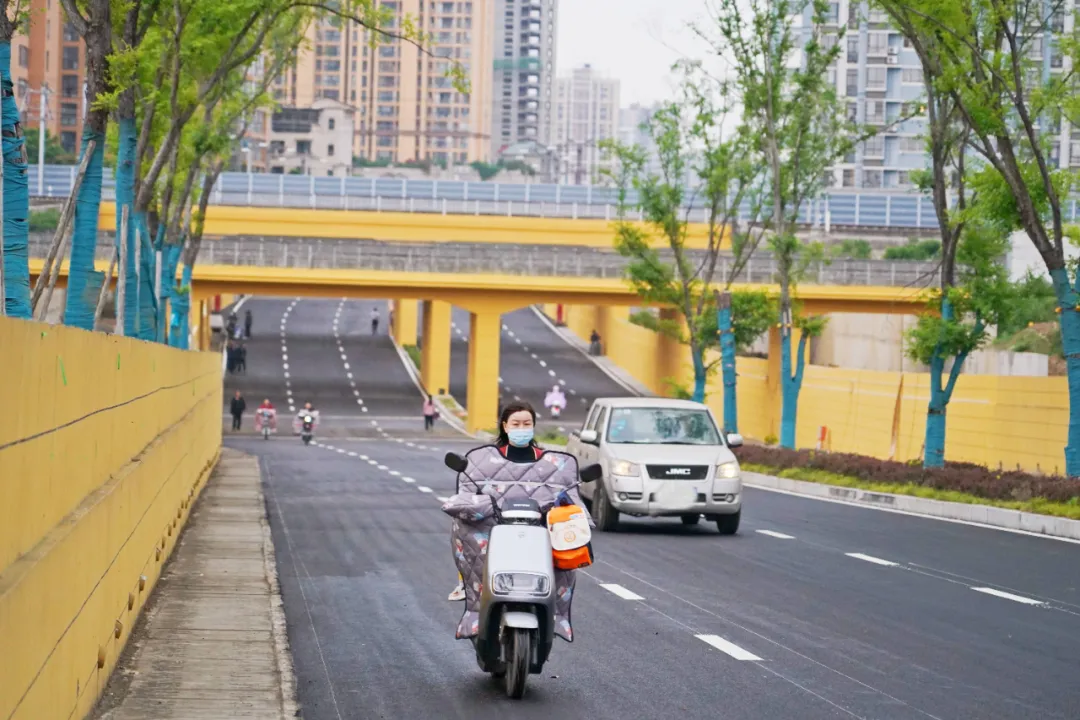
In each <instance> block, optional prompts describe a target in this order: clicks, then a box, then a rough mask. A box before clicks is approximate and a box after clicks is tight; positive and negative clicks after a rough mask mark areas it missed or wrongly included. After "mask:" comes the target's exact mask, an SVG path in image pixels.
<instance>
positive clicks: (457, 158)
mask: <svg viewBox="0 0 1080 720" xmlns="http://www.w3.org/2000/svg"><path fill="white" fill-rule="evenodd" d="M495 2H496V0H453V1H451V0H383V2H382V3H381V5H382V6H383V7H384V8H389V9H390V10H392V11H393V12H394V13H395V15H396V17H395V20H394V22H393V23H391V25H390V27H389V28H388V29H398V28H400V27H401V26H402V24H403V22H404V19H405V18H406V17H410V18H413V19H414V20H415V21H416V22H418V23H419V26H420V27H421V28H423V30H424V31H425V32H427V33H429V34H430V36H431V38H432V41H431V45H430V53H429V52H427V51H422V50H420V49H419V48H417V47H416V46H415V45H413V44H412V43H408V42H402V41H400V40H394V39H387V38H385V37H384V38H381V39H380V40H379V44H378V46H377V47H374V48H373V47H371V42H370V40H371V38H370V36H369V34H368V32H367V31H365V30H364V29H363V28H360V27H358V26H356V25H346V24H343V23H342V22H341V21H340V20H338V19H336V18H333V19H324V20H321V21H318V22H316V23H314V24H313V25H312V27H311V28H309V30H308V39H309V49H307V50H305V51H304V52H303V53H301V54H300V56H299V57H298V58H297V61H296V63H295V64H294V65H293V67H291V68H288V69H287V70H286V72H285V73H284V74H283V76H282V77H281V78H280V80H279V81H278V82H277V83H276V84H275V86H274V96H275V97H276V98H277V99H278V101H279V102H281V103H283V104H286V105H291V106H294V107H311V106H312V103H314V102H315V101H316V100H320V99H326V100H336V101H339V102H341V103H344V104H346V105H349V106H351V107H352V108H354V110H355V113H356V117H355V123H354V141H353V151H354V153H355V155H356V156H357V157H363V158H367V159H369V160H380V161H390V162H397V163H401V162H408V161H414V162H419V161H425V160H426V161H431V162H435V163H438V164H443V165H446V164H450V165H452V164H456V163H457V164H460V163H469V162H473V161H475V160H481V161H487V160H489V159H490V157H491V97H492V95H491V92H492V82H493V78H492V75H493V49H494V45H495V43H494V36H493V30H494V27H493V18H494V7H495ZM452 63H459V64H460V65H461V66H462V67H463V68H464V69H465V71H466V75H467V77H468V80H469V88H468V89H469V92H468V93H462V92H459V91H458V90H457V89H455V88H454V86H453V82H452V80H451V79H450V78H449V77H448V76H447V72H448V71H449V69H450V68H451V65H452Z"/></svg>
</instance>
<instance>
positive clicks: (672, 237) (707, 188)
mask: <svg viewBox="0 0 1080 720" xmlns="http://www.w3.org/2000/svg"><path fill="white" fill-rule="evenodd" d="M681 69H682V71H683V74H684V77H683V81H682V84H681V86H680V97H679V99H678V100H677V101H675V102H671V103H668V104H666V105H664V106H662V107H660V108H659V109H658V110H657V111H656V112H654V113H653V115H652V117H651V118H650V119H649V120H648V121H647V122H646V123H645V124H644V125H643V129H644V130H645V131H646V132H647V133H648V134H649V136H650V138H651V139H652V141H653V143H654V144H655V147H656V161H657V166H658V168H659V172H658V173H653V172H650V171H649V170H648V169H647V168H646V154H645V151H644V150H643V149H642V148H640V147H637V146H628V145H625V144H623V143H619V142H615V141H606V142H604V143H602V147H603V148H604V149H605V151H607V152H609V153H611V154H612V155H613V157H614V158H615V159H616V161H617V162H616V169H615V170H612V171H605V174H606V175H608V176H609V177H611V178H612V179H613V181H614V184H615V186H616V188H617V190H618V209H619V210H618V212H619V220H618V222H617V223H616V237H615V248H616V250H618V252H619V253H620V254H621V255H623V256H624V257H626V258H628V259H629V260H630V263H629V265H628V266H627V274H628V278H629V280H630V283H631V284H632V285H633V286H634V288H635V290H636V291H637V293H638V295H639V296H640V297H641V298H642V300H644V301H646V302H647V303H649V304H655V305H660V306H667V307H674V308H676V309H677V310H678V312H679V313H680V315H681V316H682V319H681V321H680V320H673V319H661V318H657V317H655V316H653V315H651V314H648V313H646V314H643V315H641V316H640V317H639V320H640V321H642V322H645V323H648V324H649V327H651V329H653V330H655V331H657V332H661V333H663V334H665V335H668V336H670V337H672V338H675V339H677V340H679V341H681V342H685V343H687V344H688V345H689V346H690V362H691V367H692V368H693V390H692V391H691V392H690V393H689V396H690V397H691V398H692V399H693V400H695V401H697V402H704V400H705V396H706V387H707V383H708V378H709V375H710V374H711V373H712V372H713V370H714V369H715V366H716V364H717V361H715V360H712V361H710V360H708V359H707V358H706V352H707V350H709V349H710V348H713V347H715V346H716V345H717V337H718V335H717V326H716V323H717V317H718V316H717V308H716V303H715V299H714V295H713V292H712V285H713V282H714V279H715V278H716V273H717V271H718V269H719V260H720V257H721V248H722V246H723V244H724V243H725V241H726V240H728V239H729V238H733V247H734V248H735V249H736V253H735V255H734V257H733V262H732V263H731V264H730V267H727V273H728V275H727V278H726V280H727V283H728V286H729V287H730V282H731V280H733V279H734V278H735V277H736V276H737V275H738V274H739V273H740V272H741V271H742V270H743V268H744V267H745V264H746V262H747V261H748V259H749V256H750V254H751V253H752V252H753V249H754V247H756V243H757V242H760V238H761V235H760V234H758V235H757V236H753V237H751V238H750V239H749V240H748V236H746V235H736V231H737V227H736V224H737V220H738V213H739V208H740V206H741V205H742V204H743V201H744V200H748V201H750V204H751V205H752V206H757V205H758V203H757V202H756V197H757V194H758V193H759V192H760V182H759V181H760V176H761V173H760V171H759V169H758V168H759V165H757V164H755V162H754V160H753V156H754V145H755V141H754V138H753V137H752V135H751V134H750V133H749V132H747V131H746V129H745V128H738V129H736V130H735V131H734V132H732V133H730V134H729V135H728V136H726V137H725V135H724V119H725V117H726V116H727V114H728V112H729V110H730V103H731V98H730V96H729V93H728V91H727V90H728V88H727V86H726V85H725V84H723V83H717V82H716V81H715V80H713V79H711V78H710V77H709V76H708V75H706V74H705V73H704V72H703V71H702V70H701V68H700V66H699V65H697V64H694V63H685V64H682V65H681ZM688 176H691V177H693V178H694V179H696V180H697V181H698V184H699V186H700V189H699V190H698V191H697V193H700V195H701V200H702V201H703V203H704V205H705V207H706V209H707V213H708V221H707V222H708V236H707V245H706V248H705V249H704V251H702V252H700V253H699V254H698V256H697V257H694V255H693V251H691V250H689V249H688V248H687V247H686V234H687V226H688V224H689V220H688V216H687V215H688V213H689V210H688V209H686V206H687V205H689V204H690V203H689V202H688V201H689V200H691V199H696V198H691V197H689V196H688V195H687V191H686V189H685V181H686V179H687V177H688ZM631 187H632V188H634V189H636V190H637V193H638V198H639V200H638V203H639V208H640V210H641V214H642V217H643V219H644V221H645V223H646V228H648V229H649V230H653V231H655V232H656V234H657V235H659V236H660V238H661V239H662V243H663V245H662V247H663V253H662V252H661V251H660V250H658V249H657V248H656V247H654V246H653V240H652V237H651V234H650V232H649V230H647V229H646V228H642V227H640V226H638V225H636V224H633V223H630V222H628V221H627V213H628V211H629V210H630V209H631V208H630V207H629V205H628V203H627V197H628V195H629V192H628V191H629V189H630V188H631ZM695 195H696V193H695ZM725 264H726V263H725ZM675 383H676V384H678V380H677V379H676V380H675ZM733 405H734V403H732V406H733Z"/></svg>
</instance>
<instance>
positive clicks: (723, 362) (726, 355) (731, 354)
mask: <svg viewBox="0 0 1080 720" xmlns="http://www.w3.org/2000/svg"><path fill="white" fill-rule="evenodd" d="M716 326H717V328H719V330H720V371H721V375H722V377H723V381H724V432H725V433H737V432H739V405H738V398H737V396H736V392H735V389H736V380H735V377H736V376H735V333H734V332H733V325H732V322H731V308H729V307H727V308H720V310H719V311H718V317H717V320H716Z"/></svg>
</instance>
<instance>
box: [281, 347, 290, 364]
mask: <svg viewBox="0 0 1080 720" xmlns="http://www.w3.org/2000/svg"><path fill="white" fill-rule="evenodd" d="M281 359H282V360H284V361H286V362H288V360H289V356H288V355H286V354H285V346H284V345H282V346H281Z"/></svg>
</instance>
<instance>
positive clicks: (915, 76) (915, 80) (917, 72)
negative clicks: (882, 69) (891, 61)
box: [900, 68, 923, 85]
mask: <svg viewBox="0 0 1080 720" xmlns="http://www.w3.org/2000/svg"><path fill="white" fill-rule="evenodd" d="M900 80H901V81H902V82H903V83H904V84H905V85H922V81H923V74H922V69H920V68H904V69H903V71H902V73H901V77H900Z"/></svg>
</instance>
